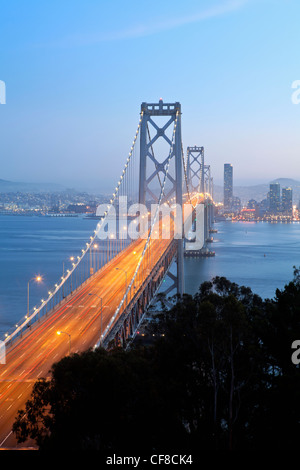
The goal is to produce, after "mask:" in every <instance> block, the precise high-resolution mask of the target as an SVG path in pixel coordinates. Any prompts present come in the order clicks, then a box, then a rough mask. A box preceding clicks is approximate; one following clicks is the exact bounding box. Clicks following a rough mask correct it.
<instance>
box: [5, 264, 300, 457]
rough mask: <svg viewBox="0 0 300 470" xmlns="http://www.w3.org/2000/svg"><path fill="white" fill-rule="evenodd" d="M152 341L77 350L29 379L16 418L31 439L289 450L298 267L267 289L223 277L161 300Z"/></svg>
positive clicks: (298, 411)
mask: <svg viewBox="0 0 300 470" xmlns="http://www.w3.org/2000/svg"><path fill="white" fill-rule="evenodd" d="M162 304H163V308H162V311H161V312H160V313H159V314H156V315H155V316H154V317H153V321H151V322H150V323H149V325H148V326H147V332H148V334H149V335H155V338H156V339H155V341H154V342H153V343H151V344H150V345H149V344H144V343H143V341H136V342H135V343H134V344H133V346H132V347H131V348H130V349H128V350H123V349H114V350H103V349H97V350H95V351H86V352H84V353H82V354H73V355H71V356H70V357H65V358H64V359H62V360H61V361H60V362H58V363H56V364H54V365H53V367H52V371H51V380H50V381H46V380H44V379H41V380H39V381H38V382H36V384H35V386H34V389H33V392H32V396H31V399H30V400H29V401H28V402H27V403H26V407H25V409H24V410H20V411H19V413H18V416H17V418H16V421H15V423H14V426H13V431H14V432H15V434H16V436H17V439H18V441H19V442H24V441H25V440H27V439H28V438H31V439H34V440H35V441H36V443H37V445H38V446H39V448H40V449H60V448H64V449H99V450H102V451H112V450H113V451H126V450H128V449H134V450H136V451H150V452H152V451H153V450H156V451H159V450H160V451H163V452H166V451H168V450H172V449H175V450H177V451H178V450H182V451H184V450H185V451H187V450H189V451H197V452H198V451H201V450H213V449H216V450H227V449H233V450H248V449H249V450H252V449H253V450H256V449H257V450H258V449H263V450H272V449H274V450H275V449H276V450H279V449H282V450H283V449H284V450H285V449H297V447H298V441H299V437H300V425H299V422H300V421H299V419H300V369H299V367H298V366H297V365H295V364H293V362H292V361H291V354H292V350H291V345H292V343H293V341H294V340H296V339H300V321H299V319H300V273H299V270H298V269H296V268H294V279H293V280H292V281H291V282H290V283H289V284H287V285H286V286H285V287H284V289H283V290H279V289H277V290H276V295H275V297H274V299H271V300H270V299H266V300H262V299H261V298H260V297H259V296H258V295H256V294H254V293H253V292H252V291H251V289H250V288H248V287H244V286H238V285H237V284H235V283H233V282H230V281H229V280H228V279H226V278H224V277H215V278H214V279H212V281H209V282H204V283H203V284H202V285H201V286H200V288H199V290H198V292H197V293H196V294H195V295H194V296H191V295H184V296H183V297H182V298H178V299H177V301H176V302H175V303H174V305H173V307H172V308H171V309H170V310H167V309H166V308H165V306H164V302H163V299H162Z"/></svg>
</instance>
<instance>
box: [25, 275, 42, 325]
mask: <svg viewBox="0 0 300 470" xmlns="http://www.w3.org/2000/svg"><path fill="white" fill-rule="evenodd" d="M42 280H43V279H42V276H36V277H33V278H32V279H30V280H29V281H28V283H27V316H28V317H29V284H30V283H31V281H35V282H41V281H42Z"/></svg>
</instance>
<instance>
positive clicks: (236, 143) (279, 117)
mask: <svg viewBox="0 0 300 470" xmlns="http://www.w3.org/2000/svg"><path fill="white" fill-rule="evenodd" d="M299 19H300V2H299V0H211V1H206V0H203V1H199V0H197V1H196V0H186V1H185V2H182V1H178V0H173V1H170V0H164V2H162V1H157V0H154V1H152V2H141V1H140V0H139V1H135V0H133V1H132V0H128V1H127V2H124V1H121V0H117V1H114V0H110V1H104V0H101V1H100V0H98V1H95V0H94V1H91V0H86V1H83V0H81V1H79V0H72V1H71V0H60V1H57V0H52V1H51V2H50V1H48V2H40V1H33V0H28V1H26V2H24V1H21V0H19V1H16V0H11V1H10V2H1V29H0V39H1V43H0V44H1V46H0V80H4V81H5V83H6V93H7V94H6V104H5V105H0V124H1V134H0V136H1V138H0V154H1V162H2V164H1V172H0V178H2V179H7V180H12V181H26V182H36V181H41V182H43V181H44V182H58V183H62V184H67V185H68V186H73V187H89V188H90V189H94V188H100V190H101V189H103V190H109V188H112V189H113V188H114V186H115V183H116V182H117V180H118V177H119V175H120V173H121V170H122V169H123V165H124V163H125V159H126V157H127V155H128V151H129V149H130V146H131V142H132V138H133V136H134V133H135V130H136V127H137V123H138V119H139V111H140V105H141V102H143V101H148V102H156V101H158V100H159V98H160V97H163V99H164V101H165V102H175V101H180V103H181V106H182V112H183V114H182V136H183V145H184V148H186V147H187V146H191V145H199V146H202V145H203V146H204V147H205V156H206V162H207V163H209V164H210V165H211V169H212V173H213V176H214V178H215V182H217V183H221V182H222V177H223V165H224V163H225V162H230V163H232V164H233V166H234V182H235V184H241V183H242V184H252V183H256V182H268V181H270V180H271V179H273V178H277V177H291V178H295V179H299V180H300V164H299V160H300V159H299V149H300V132H299V128H300V105H295V104H293V103H292V100H291V95H292V91H293V90H292V88H291V86H292V82H293V81H295V80H299V79H300V70H299V68H300V65H299V64H300V61H299V55H300V28H299Z"/></svg>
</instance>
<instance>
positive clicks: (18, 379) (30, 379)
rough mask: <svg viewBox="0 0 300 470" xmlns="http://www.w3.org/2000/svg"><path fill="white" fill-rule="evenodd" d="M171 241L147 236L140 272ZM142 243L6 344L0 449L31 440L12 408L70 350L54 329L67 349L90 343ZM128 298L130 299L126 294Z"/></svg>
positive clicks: (0, 369) (0, 371) (0, 368)
mask: <svg viewBox="0 0 300 470" xmlns="http://www.w3.org/2000/svg"><path fill="white" fill-rule="evenodd" d="M198 202H199V199H198ZM172 242H173V240H172V238H171V239H166V240H164V239H158V240H152V241H151V256H147V257H144V262H143V264H142V266H143V270H144V272H146V273H149V272H151V271H152V269H153V268H154V267H155V265H156V263H157V262H158V260H159V259H160V257H161V255H162V254H163V253H164V252H165V251H166V250H167V248H168V247H169V245H170V244H171V243H172ZM145 243H146V240H145V239H143V238H140V239H138V240H135V241H133V242H132V243H131V244H130V245H129V246H128V247H127V248H126V249H125V250H123V251H122V252H121V253H120V254H119V255H118V256H117V257H115V258H114V259H113V260H112V261H111V262H110V263H108V264H107V265H105V266H104V267H103V268H102V269H101V270H99V271H98V272H97V273H96V274H94V276H92V277H91V278H90V279H88V280H87V281H86V282H85V283H84V284H83V285H82V286H80V287H79V288H78V289H77V290H76V291H75V292H73V294H71V295H69V296H68V297H67V298H66V299H64V300H63V301H62V302H61V303H60V305H58V306H56V307H55V308H54V309H53V310H52V311H51V312H49V313H48V314H47V316H44V317H42V318H41V319H40V320H39V321H37V322H35V323H34V324H33V325H32V326H31V327H30V328H28V329H27V331H25V332H24V333H23V334H22V337H19V338H17V339H15V340H14V341H13V343H12V344H11V345H8V347H7V350H6V364H0V449H1V448H2V449H3V448H6V449H11V448H24V447H27V448H28V447H32V446H34V443H33V442H26V443H25V444H17V441H16V438H15V436H14V434H13V433H12V424H13V422H14V420H15V417H16V414H17V411H18V410H19V409H22V408H24V407H25V403H26V401H27V400H28V399H29V398H30V394H31V391H32V388H33V384H34V382H36V381H37V380H38V379H39V378H42V377H44V378H49V377H50V369H51V366H52V364H53V363H55V362H58V361H59V360H60V359H61V358H63V357H64V356H66V355H67V354H68V353H69V337H68V336H67V335H66V334H61V335H57V331H63V332H66V333H68V334H69V335H70V342H71V354H72V353H76V352H82V351H85V350H87V349H89V348H92V347H94V345H95V344H96V343H97V342H98V341H99V338H100V334H101V331H104V330H105V328H106V326H107V325H108V323H109V321H110V320H111V318H112V316H113V315H114V313H115V311H116V309H117V307H118V306H119V304H120V301H121V299H122V298H123V296H124V293H125V291H126V283H127V281H128V282H129V281H130V280H131V279H132V277H133V274H134V272H135V269H136V267H137V264H138V262H139V259H140V257H141V255H142V252H143V249H144V247H145ZM117 267H118V268H121V269H123V270H126V271H127V276H125V273H124V272H123V271H122V270H116V268H117ZM126 277H127V279H126ZM141 278H142V276H137V277H136V279H135V289H136V290H138V288H139V285H141V283H142V279H141ZM133 291H134V289H133ZM90 293H92V294H96V295H89V294H90ZM132 295H134V293H133V294H132ZM97 296H98V297H97ZM100 298H102V319H101V300H100ZM127 300H128V302H129V301H130V295H128V299H127ZM101 328H102V330H101Z"/></svg>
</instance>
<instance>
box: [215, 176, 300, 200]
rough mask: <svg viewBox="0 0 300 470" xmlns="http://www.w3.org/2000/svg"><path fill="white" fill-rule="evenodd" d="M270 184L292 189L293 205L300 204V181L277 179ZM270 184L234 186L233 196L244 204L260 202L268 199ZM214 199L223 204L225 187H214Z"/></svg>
mask: <svg viewBox="0 0 300 470" xmlns="http://www.w3.org/2000/svg"><path fill="white" fill-rule="evenodd" d="M270 183H279V184H280V189H282V188H286V187H289V188H292V190H293V203H294V204H298V203H299V200H300V181H297V180H293V179H291V178H277V179H276V180H273V181H270ZM270 183H268V184H258V185H255V186H234V187H233V194H234V196H237V197H239V198H240V199H241V202H242V204H245V203H246V202H248V201H249V200H250V199H255V200H256V201H258V202H260V201H262V200H263V199H265V198H266V197H267V193H268V191H269V189H270ZM214 197H215V200H216V201H219V202H223V186H214Z"/></svg>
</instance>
